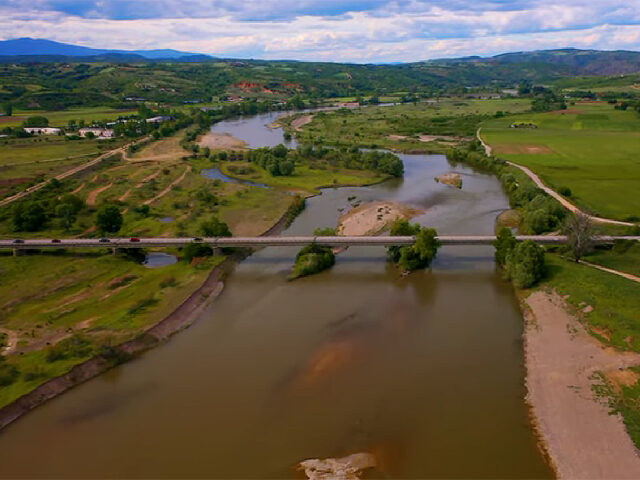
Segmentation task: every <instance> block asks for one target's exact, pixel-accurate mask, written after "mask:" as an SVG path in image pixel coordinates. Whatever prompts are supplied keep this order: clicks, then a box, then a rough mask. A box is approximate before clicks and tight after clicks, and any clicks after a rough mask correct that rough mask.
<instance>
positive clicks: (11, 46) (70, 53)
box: [0, 38, 212, 61]
mask: <svg viewBox="0 0 640 480" xmlns="http://www.w3.org/2000/svg"><path fill="white" fill-rule="evenodd" d="M114 54H115V55H121V57H117V58H119V59H120V60H121V61H127V60H125V59H127V58H129V59H130V60H135V59H139V60H144V59H148V60H160V59H162V60H174V59H176V60H186V61H203V60H205V61H206V60H210V59H211V58H212V57H210V56H208V55H202V54H198V53H189V52H180V51H178V50H171V49H165V50H114V49H99V48H89V47H82V46H79V45H71V44H67V43H60V42H54V41H52V40H44V39H36V38H16V39H13V40H4V41H0V57H14V56H20V57H38V58H40V61H43V60H42V57H43V56H49V55H55V56H56V57H58V59H55V60H54V59H53V58H50V59H45V60H44V61H47V60H49V61H51V60H53V61H60V58H62V61H64V59H65V58H66V57H84V58H87V59H92V57H96V56H104V55H107V56H110V55H114ZM195 59H197V60H195ZM34 61H35V60H34Z"/></svg>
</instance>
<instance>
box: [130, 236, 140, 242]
mask: <svg viewBox="0 0 640 480" xmlns="http://www.w3.org/2000/svg"><path fill="white" fill-rule="evenodd" d="M129 241H130V242H139V241H140V239H139V238H138V237H131V238H130V239H129Z"/></svg>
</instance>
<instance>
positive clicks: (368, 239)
mask: <svg viewBox="0 0 640 480" xmlns="http://www.w3.org/2000/svg"><path fill="white" fill-rule="evenodd" d="M436 238H437V239H438V240H439V242H440V243H441V244H442V245H492V244H493V242H495V240H496V237H495V235H439V236H438V237H436ZM516 239H517V240H519V241H524V240H532V241H534V242H535V243H538V244H541V245H560V244H563V243H566V242H567V237H566V236H565V235H518V236H516ZM616 240H634V241H640V236H609V235H600V236H595V237H592V241H593V242H594V243H595V244H611V243H613V242H615V241H616ZM193 242H196V243H202V244H207V245H210V246H211V247H227V248H228V247H302V246H305V245H309V244H312V243H315V244H316V245H322V246H327V247H356V246H360V247H365V246H382V247H390V246H394V245H396V246H402V245H412V244H413V243H415V237H413V236H398V237H391V236H265V237H204V238H199V237H173V238H169V237H166V238H163V237H158V238H136V237H134V238H64V239H53V238H39V239H29V240H20V239H15V240H0V249H12V250H14V251H16V250H29V249H59V248H100V247H107V248H158V247H184V246H186V245H188V244H189V243H193Z"/></svg>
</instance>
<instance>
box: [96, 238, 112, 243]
mask: <svg viewBox="0 0 640 480" xmlns="http://www.w3.org/2000/svg"><path fill="white" fill-rule="evenodd" d="M98 241H99V242H100V243H111V240H109V239H108V238H101V239H100V240H98Z"/></svg>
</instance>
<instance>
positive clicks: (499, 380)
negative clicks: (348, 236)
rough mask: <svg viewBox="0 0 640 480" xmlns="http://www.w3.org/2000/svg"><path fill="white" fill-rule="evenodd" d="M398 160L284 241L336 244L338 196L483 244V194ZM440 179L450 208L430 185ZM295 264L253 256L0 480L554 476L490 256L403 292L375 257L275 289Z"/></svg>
mask: <svg viewBox="0 0 640 480" xmlns="http://www.w3.org/2000/svg"><path fill="white" fill-rule="evenodd" d="M262 117H264V116H262ZM253 121H254V122H256V124H257V123H262V124H264V118H263V119H262V120H253ZM234 125H236V124H232V123H229V124H227V128H228V130H227V131H229V132H230V133H233V134H236V135H237V136H238V133H239V130H242V131H245V130H246V129H247V128H248V127H247V126H246V125H242V124H241V125H240V126H239V129H236V127H235V126H234ZM232 126H233V128H231V127H232ZM236 126H237V125H236ZM222 127H224V125H222V126H220V127H219V128H222ZM241 138H242V137H241ZM402 158H403V160H404V161H405V166H406V175H405V178H404V179H398V180H393V181H390V182H386V183H383V184H379V185H375V186H371V187H363V188H341V189H327V190H325V191H324V192H323V194H322V195H321V196H318V197H314V198H312V199H309V200H308V206H307V209H306V210H305V211H304V212H303V213H302V214H301V215H300V216H299V217H298V218H297V219H296V220H295V221H294V223H293V224H292V225H291V227H290V228H289V229H288V230H287V231H286V232H285V233H286V234H291V235H293V234H310V233H312V231H313V229H314V228H316V227H324V226H334V225H335V224H336V222H337V219H338V216H339V214H340V211H339V209H343V208H347V207H348V206H349V203H350V202H349V200H348V198H349V197H353V196H355V197H356V201H358V200H359V201H363V202H366V201H371V200H393V201H399V202H404V203H408V204H410V205H413V206H416V207H420V208H423V209H424V213H423V214H422V215H420V216H419V217H417V218H416V221H419V222H420V223H423V224H425V225H430V226H434V227H436V228H437V229H438V232H439V233H443V234H446V233H449V234H452V233H460V234H463V233H475V234H489V233H491V232H492V231H493V226H494V221H495V218H496V216H497V214H498V213H499V212H500V211H502V210H503V209H505V208H508V204H507V199H506V197H505V195H504V194H503V193H502V192H501V189H500V185H499V183H498V181H497V180H496V179H494V178H492V177H489V176H486V175H482V174H478V173H475V172H473V171H472V170H470V169H468V168H464V167H456V168H452V167H450V166H449V165H448V163H447V161H446V159H445V158H444V157H443V156H439V155H431V156H429V155H404V156H402ZM448 171H455V172H458V173H460V174H461V175H462V177H463V188H462V190H458V189H456V188H451V187H448V186H446V185H441V184H438V183H436V182H435V181H434V177H435V176H436V175H438V174H441V173H446V172H448ZM296 251H297V249H295V248H273V247H272V248H265V249H263V250H261V251H259V252H257V253H255V254H254V255H252V256H251V257H250V258H248V259H247V260H246V261H244V262H242V263H241V264H239V265H238V266H237V267H236V268H235V269H234V271H233V272H232V273H231V274H230V276H229V278H228V279H227V280H226V281H225V284H226V286H225V290H224V292H223V293H222V295H221V297H220V298H219V299H218V300H217V301H216V302H214V304H213V305H212V306H211V307H210V308H209V309H208V310H207V311H205V312H203V314H202V315H201V316H200V320H199V321H198V322H197V323H196V324H195V325H194V326H193V327H192V328H190V329H188V330H186V331H184V332H182V333H180V334H178V335H176V336H175V337H174V338H173V339H172V340H171V341H170V342H169V343H167V344H165V345H163V346H161V347H159V348H157V349H155V350H152V351H150V352H148V353H147V354H145V355H144V356H143V357H142V358H140V359H138V360H136V361H134V362H132V363H130V364H127V365H124V366H122V367H119V368H117V369H114V370H113V371H111V372H109V373H108V374H106V375H103V376H101V377H99V378H96V379H94V380H92V381H90V382H87V383H86V384H84V385H82V386H80V387H78V388H75V389H74V390H72V391H71V392H69V393H67V394H65V395H63V396H61V397H59V398H57V399H55V400H53V401H51V402H49V403H47V404H46V405H45V406H43V407H41V408H39V409H37V410H36V411H34V412H33V413H31V414H29V415H28V416H26V417H25V418H23V419H22V420H20V421H18V422H17V423H15V424H14V425H12V426H10V427H9V428H8V429H7V430H6V431H4V432H2V433H0V476H4V477H6V476H9V477H20V476H38V477H51V476H58V477H96V476H100V477H116V476H123V477H175V478H177V477H181V478H184V477H226V478H230V477H234V478H249V477H250V478H259V477H271V478H281V477H293V476H296V475H298V476H299V475H300V474H299V473H296V472H295V471H294V466H295V465H296V464H297V463H298V462H300V461H302V460H304V459H307V458H325V457H336V456H342V455H345V454H349V453H354V452H359V451H367V452H371V453H373V454H374V455H375V456H376V459H377V461H378V464H379V466H378V468H377V469H376V471H375V472H372V475H373V476H381V477H405V478H425V477H430V478H460V477H474V478H514V477H515V478H532V477H535V478H540V477H550V476H551V475H552V474H551V472H550V470H549V468H548V466H547V465H546V464H545V462H544V461H543V459H542V458H541V455H540V454H539V451H538V449H537V447H536V443H535V439H534V436H533V434H532V431H531V428H530V425H529V423H528V419H527V410H526V407H525V404H524V400H523V399H524V394H525V391H524V387H523V378H524V367H523V355H522V342H521V335H522V328H523V327H522V315H521V313H520V311H519V308H518V305H517V302H516V299H515V298H514V295H513V291H512V289H511V287H510V286H509V285H508V284H507V283H505V282H503V281H502V280H501V279H500V276H499V275H498V274H497V273H496V272H495V268H494V263H493V250H492V248H489V247H482V246H478V247H445V248H442V249H441V251H440V252H439V254H438V257H437V259H436V261H435V262H434V265H433V268H432V269H431V270H428V271H423V272H416V273H414V274H412V275H409V276H408V277H406V278H402V277H401V276H400V275H399V273H398V271H397V270H396V269H395V268H394V267H392V266H391V265H389V264H388V263H387V262H386V261H385V258H384V257H385V253H384V249H382V248H379V247H366V248H362V247H359V248H350V249H349V250H347V251H346V252H344V253H341V254H340V255H339V256H338V258H337V262H336V265H335V267H334V268H332V269H331V270H329V271H326V272H323V273H321V274H319V275H316V276H312V277H308V278H304V279H299V280H296V281H294V282H287V281H286V276H287V274H288V273H289V272H290V270H291V267H292V264H293V260H294V257H295V254H296Z"/></svg>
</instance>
